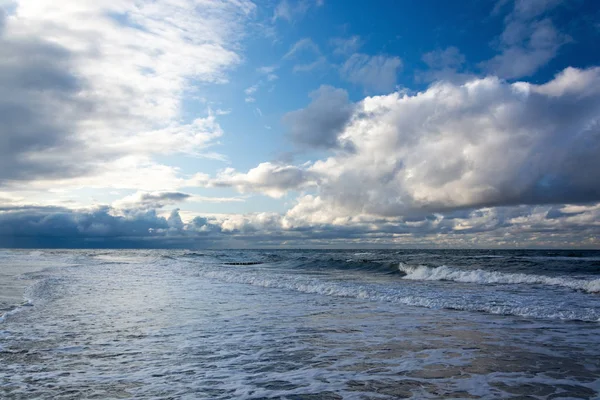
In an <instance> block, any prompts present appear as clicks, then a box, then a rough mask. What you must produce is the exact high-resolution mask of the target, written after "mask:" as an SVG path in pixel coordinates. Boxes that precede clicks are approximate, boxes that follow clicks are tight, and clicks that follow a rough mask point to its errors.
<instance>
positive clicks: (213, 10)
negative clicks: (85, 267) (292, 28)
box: [0, 0, 254, 187]
mask: <svg viewBox="0 0 600 400" xmlns="http://www.w3.org/2000/svg"><path fill="white" fill-rule="evenodd" d="M253 10H254V5H253V4H252V3H251V2H248V1H243V0H242V1H239V2H236V4H232V3H229V2H225V1H214V2H210V3H207V4H206V5H204V6H203V9H202V11H200V10H198V9H197V8H195V6H194V5H193V4H192V3H176V4H175V3H173V4H171V3H169V4H162V3H161V4H156V3H154V2H151V1H141V2H137V3H135V4H134V3H131V4H125V3H119V2H108V3H107V2H93V1H90V0H81V1H77V2H69V1H68V2H61V4H60V6H58V5H57V3H56V2H52V1H49V0H37V1H34V2H25V1H20V2H18V3H17V4H16V8H15V11H14V12H12V14H11V16H10V18H5V17H2V21H3V23H2V25H3V29H2V33H1V37H0V42H1V43H0V52H1V53H2V54H0V92H1V93H3V95H0V119H1V120H2V125H1V126H0V141H1V143H4V145H3V146H0V149H1V150H0V151H2V154H0V160H2V161H0V163H1V164H2V165H0V171H2V172H1V173H0V184H2V185H5V186H6V185H12V186H22V185H23V183H22V182H23V181H29V182H32V184H33V185H37V186H42V183H43V182H44V181H45V182H47V183H48V184H49V182H57V181H61V182H63V183H66V182H67V181H72V182H73V184H74V185H75V181H77V180H79V181H80V182H83V181H82V180H81V179H80V178H82V177H88V178H90V180H91V181H94V182H95V184H96V183H99V180H100V177H102V176H107V175H111V174H112V175H114V177H115V178H116V179H117V180H119V176H118V174H116V171H114V168H118V167H119V166H121V165H122V164H129V165H130V164H131V163H132V162H133V161H134V160H137V161H139V163H137V164H136V165H135V166H133V167H134V168H133V170H136V171H141V170H142V169H144V168H150V170H148V172H151V171H153V170H155V169H168V168H170V167H168V166H163V165H160V164H158V163H157V162H155V161H153V159H152V156H153V155H155V154H165V153H167V154H168V153H173V152H184V153H187V154H195V155H199V154H201V153H202V149H203V148H205V147H207V146H209V145H210V144H212V143H213V140H214V139H215V138H216V137H218V136H219V135H220V134H221V131H220V128H219V126H218V124H217V123H216V121H215V120H214V118H212V117H211V116H210V115H209V117H208V118H207V119H203V118H201V119H198V120H196V121H193V122H182V121H181V115H180V114H181V107H180V103H181V98H182V96H183V95H184V93H185V91H186V90H188V82H189V80H191V79H194V80H195V81H199V82H205V83H222V82H225V81H226V79H227V75H226V74H227V71H228V70H229V69H230V68H232V67H233V66H235V65H236V64H238V63H239V62H240V60H241V58H240V56H239V55H238V54H237V53H236V43H237V41H238V40H239V37H240V36H241V33H240V28H241V27H243V22H244V21H245V19H246V18H247V17H248V15H250V14H251V13H252V11H253ZM3 16H4V13H3ZM49 20H51V21H52V22H53V23H52V24H50V23H48V21H49ZM9 94H10V95H9ZM116 143H118V144H119V145H118V146H117V145H115V144H116ZM66 154H69V156H68V157H66V156H65V155H66ZM109 170H111V171H109ZM171 170H172V171H175V170H174V169H171ZM113 172H115V173H114V174H113ZM140 178H141V177H138V179H137V183H136V185H134V186H133V187H139V186H140V185H141V182H143V181H142V179H140ZM106 183H107V185H108V186H110V185H114V182H109V181H107V182H106Z"/></svg>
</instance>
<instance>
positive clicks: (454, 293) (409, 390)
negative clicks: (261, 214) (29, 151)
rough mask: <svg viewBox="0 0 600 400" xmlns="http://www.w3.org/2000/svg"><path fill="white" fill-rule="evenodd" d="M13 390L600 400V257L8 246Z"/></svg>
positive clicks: (5, 354) (7, 342)
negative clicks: (19, 247)
mask: <svg viewBox="0 0 600 400" xmlns="http://www.w3.org/2000/svg"><path fill="white" fill-rule="evenodd" d="M0 315H1V316H0V398H2V399H30V398H36V399H37V398H40V399H78V398H101V399H105V398H136V399H150V398H151V399H159V398H160V399H163V398H171V399H231V398H234V399H394V398H417V399H421V398H459V399H470V398H486V399H487V398H490V399H495V398H498V399H504V398H521V399H525V398H528V399H547V398H548V399H550V398H552V399H593V398H600V252H594V251H576V252H568V251H474V250H469V251H467V250H461V251H457V250H454V251H451V250H445V251H422V250H411V251H408V250H406V251H396V250H381V251H379V250H376V251H314V250H302V251H293V250H278V251H273V250H269V251H246V250H243V251H242V250H239V251H236V250H227V251H202V252H192V251H171V250H139V251H130V250H114V251H106V250H103V251H90V250H77V251H59V250H39V251H28V250H0Z"/></svg>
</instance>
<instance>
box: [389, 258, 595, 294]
mask: <svg viewBox="0 0 600 400" xmlns="http://www.w3.org/2000/svg"><path fill="white" fill-rule="evenodd" d="M398 270H399V271H400V272H403V273H405V274H406V275H405V276H403V279H408V280H415V281H454V282H464V283H479V284H506V285H510V284H529V285H548V286H560V287H565V288H569V289H573V290H581V291H584V292H588V293H600V279H589V280H586V279H574V278H568V277H562V276H556V277H553V276H545V275H531V274H519V273H503V272H497V271H484V270H481V269H476V270H470V271H469V270H462V269H458V268H453V267H448V266H446V265H443V266H441V267H428V266H426V265H418V266H411V265H406V264H404V263H400V265H399V266H398Z"/></svg>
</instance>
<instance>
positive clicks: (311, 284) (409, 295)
mask: <svg viewBox="0 0 600 400" xmlns="http://www.w3.org/2000/svg"><path fill="white" fill-rule="evenodd" d="M199 274H200V275H202V276H204V277H206V278H210V279H216V280H219V281H222V282H228V283H239V284H246V285H252V286H260V287H265V288H271V289H284V290H291V291H295V292H301V293H309V294H320V295H325V296H333V297H349V298H355V299H364V300H370V301H382V302H392V303H396V304H403V305H408V306H416V307H425V308H432V309H449V310H457V311H471V312H473V311H474V312H483V313H489V314H496V315H515V316H519V317H532V318H543V319H560V320H575V321H588V322H599V321H600V310H598V309H593V308H587V307H586V308H584V307H581V308H578V309H575V308H563V307H557V306H556V304H553V303H550V304H543V303H534V302H530V303H529V304H527V305H524V304H522V303H521V304H519V303H515V302H512V301H507V302H503V301H500V299H495V300H493V299H489V301H483V302H481V301H474V299H472V298H470V297H468V296H458V297H457V296H440V295H439V294H436V295H435V296H434V295H432V294H431V293H428V292H415V291H414V290H412V289H411V288H410V286H406V287H404V288H402V287H394V288H390V287H386V286H382V285H377V284H358V285H357V284H352V283H348V282H342V281H327V280H321V279H315V278H309V277H299V276H289V275H287V276H286V275H284V274H281V275H263V274H262V273H257V272H249V273H236V272H234V271H231V270H208V271H207V270H205V271H202V272H199Z"/></svg>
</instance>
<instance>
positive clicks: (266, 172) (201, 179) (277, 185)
mask: <svg viewBox="0 0 600 400" xmlns="http://www.w3.org/2000/svg"><path fill="white" fill-rule="evenodd" d="M189 184H190V186H191V185H197V186H204V187H233V188H235V189H236V190H238V191H239V192H241V193H250V192H260V193H264V194H266V195H268V196H271V197H275V198H279V197H282V196H283V195H285V193H286V192H287V191H289V190H298V189H302V188H306V187H309V186H311V185H314V181H313V179H312V173H310V172H308V171H306V170H305V169H303V168H302V167H295V166H285V165H277V164H273V163H270V162H264V163H261V164H259V165H258V166H257V167H255V168H252V169H250V170H249V171H248V172H247V173H241V172H237V171H236V170H234V169H233V168H227V169H225V170H223V171H221V172H220V173H219V174H217V176H216V178H210V177H208V176H206V175H198V176H196V177H194V178H192V179H191V180H190V181H189Z"/></svg>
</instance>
